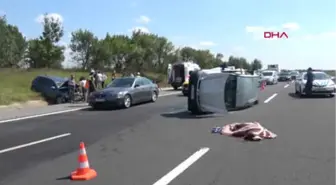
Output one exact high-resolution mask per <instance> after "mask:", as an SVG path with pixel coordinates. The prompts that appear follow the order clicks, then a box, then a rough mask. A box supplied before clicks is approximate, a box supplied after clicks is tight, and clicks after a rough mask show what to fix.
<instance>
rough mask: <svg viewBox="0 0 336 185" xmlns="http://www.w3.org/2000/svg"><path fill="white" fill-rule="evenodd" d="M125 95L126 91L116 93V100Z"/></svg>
mask: <svg viewBox="0 0 336 185" xmlns="http://www.w3.org/2000/svg"><path fill="white" fill-rule="evenodd" d="M126 93H127V91H121V92H119V93H118V98H123V97H124V96H125V94H126Z"/></svg>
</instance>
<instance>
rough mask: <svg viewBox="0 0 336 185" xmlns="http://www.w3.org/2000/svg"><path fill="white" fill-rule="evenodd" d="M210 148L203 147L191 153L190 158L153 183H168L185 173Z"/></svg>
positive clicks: (162, 184) (157, 184)
mask: <svg viewBox="0 0 336 185" xmlns="http://www.w3.org/2000/svg"><path fill="white" fill-rule="evenodd" d="M209 150H210V148H201V149H200V150H198V151H197V152H195V153H194V154H193V155H191V156H190V157H189V158H188V159H186V160H185V161H183V162H182V163H181V164H179V165H178V166H176V167H175V168H174V169H173V170H172V171H170V172H169V173H167V174H166V175H165V176H163V177H162V178H161V179H159V180H158V181H156V182H155V183H154V184H153V185H167V184H169V183H170V182H171V181H172V180H174V179H175V178H176V177H177V176H179V175H180V174H181V173H183V172H184V171H185V170H186V169H187V168H189V167H190V166H191V165H192V164H193V163H195V162H196V161H197V160H198V159H200V158H201V157H202V156H203V155H204V154H206V153H207V152H208V151H209Z"/></svg>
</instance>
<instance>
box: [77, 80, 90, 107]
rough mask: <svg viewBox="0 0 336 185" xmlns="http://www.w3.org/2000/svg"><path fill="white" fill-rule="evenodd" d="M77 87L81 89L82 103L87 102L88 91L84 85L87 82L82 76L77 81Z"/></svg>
mask: <svg viewBox="0 0 336 185" xmlns="http://www.w3.org/2000/svg"><path fill="white" fill-rule="evenodd" d="M79 80H80V81H79V87H80V89H81V92H82V95H83V101H85V102H86V101H87V93H88V89H87V87H86V83H87V80H86V79H85V78H84V77H83V76H82V77H80V79H79Z"/></svg>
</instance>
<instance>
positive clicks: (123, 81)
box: [107, 78, 134, 87]
mask: <svg viewBox="0 0 336 185" xmlns="http://www.w3.org/2000/svg"><path fill="white" fill-rule="evenodd" d="M133 82H134V78H116V79H114V80H113V81H112V82H111V83H110V84H108V85H107V87H132V85H133Z"/></svg>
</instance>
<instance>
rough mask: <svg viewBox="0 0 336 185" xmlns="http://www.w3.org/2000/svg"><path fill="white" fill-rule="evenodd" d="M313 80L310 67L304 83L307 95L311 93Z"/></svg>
mask: <svg viewBox="0 0 336 185" xmlns="http://www.w3.org/2000/svg"><path fill="white" fill-rule="evenodd" d="M313 81H314V74H313V69H312V68H311V67H310V68H308V70H307V83H306V86H305V91H306V94H307V95H311V94H312V88H313Z"/></svg>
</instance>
